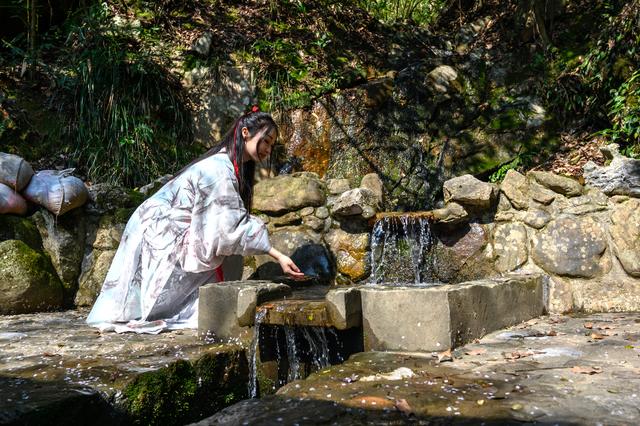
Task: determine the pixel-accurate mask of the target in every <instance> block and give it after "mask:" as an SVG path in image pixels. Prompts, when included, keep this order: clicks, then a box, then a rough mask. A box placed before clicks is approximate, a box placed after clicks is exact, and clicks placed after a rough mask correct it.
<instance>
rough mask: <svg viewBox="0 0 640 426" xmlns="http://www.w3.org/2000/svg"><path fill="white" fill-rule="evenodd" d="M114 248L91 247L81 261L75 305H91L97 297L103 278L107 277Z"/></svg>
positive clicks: (114, 253) (114, 251)
mask: <svg viewBox="0 0 640 426" xmlns="http://www.w3.org/2000/svg"><path fill="white" fill-rule="evenodd" d="M115 255H116V250H100V249H93V250H92V251H90V252H89V253H88V254H87V255H86V256H85V257H84V260H83V261H82V274H81V275H80V278H79V279H78V292H77V293H76V296H75V299H74V302H75V304H76V306H91V305H93V303H94V302H95V301H96V299H97V298H98V295H99V294H100V290H101V289H102V284H103V283H104V279H105V278H106V277H107V272H109V267H110V266H111V261H113V258H114V257H115Z"/></svg>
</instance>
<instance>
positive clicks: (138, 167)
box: [65, 6, 192, 186]
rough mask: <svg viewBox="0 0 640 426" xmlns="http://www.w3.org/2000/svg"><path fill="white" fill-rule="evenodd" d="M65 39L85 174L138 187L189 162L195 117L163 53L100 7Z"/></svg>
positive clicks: (80, 160)
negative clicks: (146, 47)
mask: <svg viewBox="0 0 640 426" xmlns="http://www.w3.org/2000/svg"><path fill="white" fill-rule="evenodd" d="M68 40H69V42H70V43H72V44H71V49H70V52H69V53H70V55H69V58H68V59H69V67H70V75H71V77H68V78H67V81H66V83H65V84H66V86H67V87H68V88H69V89H71V90H72V91H73V98H74V114H73V116H72V118H71V120H70V130H71V136H72V137H73V138H74V139H75V141H76V149H75V155H74V157H75V159H76V161H77V162H78V163H79V164H80V165H81V166H84V168H85V169H86V170H85V171H86V173H87V176H88V177H89V178H90V179H91V180H97V181H103V182H104V181H106V182H111V183H120V184H125V185H133V186H136V185H140V184H143V183H147V182H149V181H150V180H152V179H153V178H155V177H157V176H158V175H160V174H164V173H167V172H168V171H171V170H172V169H175V168H176V167H177V166H179V165H181V164H184V162H185V161H186V160H187V158H189V156H190V152H189V146H190V142H191V139H192V136H191V123H190V115H189V113H188V112H187V110H186V108H185V103H186V99H185V97H184V95H183V94H182V89H181V86H180V84H179V82H177V81H176V80H175V79H174V78H172V77H171V76H170V75H168V74H167V73H166V71H164V69H163V67H162V66H161V64H160V63H159V62H158V59H157V58H156V57H154V56H153V55H152V54H150V53H148V52H147V51H146V50H144V49H142V48H141V47H140V45H139V43H137V41H136V39H135V38H134V37H131V34H130V32H129V31H128V29H127V28H126V27H118V26H116V25H114V24H113V20H112V19H111V16H110V14H109V10H108V9H106V8H105V7H103V6H98V7H94V8H91V9H90V10H89V12H88V13H87V16H86V17H85V18H84V20H83V21H82V24H81V25H78V26H75V27H73V28H72V29H71V31H70V35H69V37H68Z"/></svg>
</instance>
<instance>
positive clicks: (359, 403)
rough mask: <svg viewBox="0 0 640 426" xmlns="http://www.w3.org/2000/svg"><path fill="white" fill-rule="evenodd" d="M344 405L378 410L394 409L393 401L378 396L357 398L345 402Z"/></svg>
mask: <svg viewBox="0 0 640 426" xmlns="http://www.w3.org/2000/svg"><path fill="white" fill-rule="evenodd" d="M345 403H346V405H349V406H352V407H354V406H355V407H370V408H379V409H384V408H393V407H395V404H394V403H393V401H391V400H388V399H386V398H381V397H379V396H357V397H355V398H351V399H349V400H347V401H345Z"/></svg>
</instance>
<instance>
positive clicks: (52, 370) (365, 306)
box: [0, 275, 544, 425]
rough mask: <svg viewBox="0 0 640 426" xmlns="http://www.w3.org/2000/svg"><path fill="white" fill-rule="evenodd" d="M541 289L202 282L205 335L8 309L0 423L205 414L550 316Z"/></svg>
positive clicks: (495, 284) (143, 420)
mask: <svg viewBox="0 0 640 426" xmlns="http://www.w3.org/2000/svg"><path fill="white" fill-rule="evenodd" d="M543 288H544V277H543V276H537V275H522V276H517V275H514V276H510V277H504V278H499V279H494V280H484V281H476V282H469V283H462V284H456V285H438V286H412V287H405V286H400V285H393V286H384V285H376V286H360V287H352V288H333V289H329V288H327V287H320V288H318V287H315V288H306V289H303V290H302V291H299V290H298V289H292V288H291V287H290V286H288V285H285V284H281V283H273V282H265V281H236V282H225V283H219V284H211V285H207V286H204V287H203V288H202V289H201V296H200V313H201V314H200V324H199V330H198V331H196V330H182V331H173V332H167V333H161V334H159V335H136V334H124V335H122V334H114V333H100V332H98V331H97V330H95V329H92V328H89V327H87V326H86V325H85V324H84V318H85V316H86V313H87V312H85V311H67V312H58V313H46V314H45V313H42V314H31V315H16V316H4V317H2V318H1V319H0V330H1V331H0V342H2V349H0V382H1V384H2V386H0V424H16V425H18V424H45V423H46V424H63V423H64V424H128V423H136V424H185V423H189V422H192V421H197V420H199V419H202V418H204V417H206V416H207V415H212V414H214V413H215V412H217V411H219V410H220V409H222V408H223V407H225V406H228V405H231V404H233V403H234V402H238V401H241V400H244V399H246V398H248V397H250V396H263V397H264V396H266V395H269V394H272V393H274V392H276V391H277V390H278V389H279V388H280V387H281V386H283V385H285V384H287V383H288V382H292V381H296V380H304V378H305V377H306V376H307V375H308V374H310V373H313V372H317V371H320V370H322V369H324V368H327V367H329V366H330V365H332V364H338V365H339V364H341V363H343V362H345V361H347V359H349V357H350V356H352V355H353V354H358V353H360V354H361V353H370V352H371V351H378V350H386V351H420V352H423V353H430V352H431V351H444V350H446V349H448V348H450V347H457V346H460V345H462V344H464V343H466V342H470V341H473V340H474V339H476V338H479V337H482V335H484V334H486V333H487V332H489V331H492V330H495V329H498V328H502V327H507V326H510V325H515V324H518V323H520V322H522V321H525V320H528V319H531V318H533V317H536V316H538V315H540V314H542V313H543V310H544V300H543V296H544V292H543ZM256 318H258V325H257V326H256ZM256 331H259V333H256ZM292 347H295V348H297V349H294V350H293V351H292ZM359 356H362V355H359ZM348 362H351V361H347V363H348ZM390 365H393V364H390Z"/></svg>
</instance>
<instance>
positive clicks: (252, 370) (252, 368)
mask: <svg viewBox="0 0 640 426" xmlns="http://www.w3.org/2000/svg"><path fill="white" fill-rule="evenodd" d="M266 314H267V312H266V311H263V310H260V309H257V310H256V316H255V317H254V321H253V340H252V341H251V348H250V349H249V353H248V354H247V355H248V357H249V389H248V390H249V398H255V397H257V396H258V345H259V344H260V324H261V323H262V320H263V319H264V317H265V315H266Z"/></svg>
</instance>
